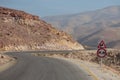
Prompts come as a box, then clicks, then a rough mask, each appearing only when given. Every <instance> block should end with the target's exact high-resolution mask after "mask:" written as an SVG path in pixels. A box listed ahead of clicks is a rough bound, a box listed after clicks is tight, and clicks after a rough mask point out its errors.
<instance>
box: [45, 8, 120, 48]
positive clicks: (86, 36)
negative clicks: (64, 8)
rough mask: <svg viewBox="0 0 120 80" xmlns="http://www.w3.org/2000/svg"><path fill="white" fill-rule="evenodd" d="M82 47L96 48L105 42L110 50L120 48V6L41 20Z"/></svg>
mask: <svg viewBox="0 0 120 80" xmlns="http://www.w3.org/2000/svg"><path fill="white" fill-rule="evenodd" d="M43 19H44V20H46V21H47V22H49V23H51V24H53V25H54V26H57V28H60V29H62V30H64V31H66V32H68V33H69V34H72V36H73V37H74V38H76V40H78V41H79V42H81V43H82V44H84V45H87V46H92V47H96V46H97V43H98V41H100V40H101V39H103V40H105V42H106V43H107V46H108V47H110V48H120V33H119V31H120V6H111V7H107V8H104V9H99V10H96V11H89V12H84V13H78V14H72V15H63V16H51V17H45V18H43Z"/></svg>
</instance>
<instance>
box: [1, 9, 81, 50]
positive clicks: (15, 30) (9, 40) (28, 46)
mask: <svg viewBox="0 0 120 80" xmlns="http://www.w3.org/2000/svg"><path fill="white" fill-rule="evenodd" d="M71 49H75V50H78V49H83V47H82V45H80V44H78V43H77V42H76V41H74V40H73V39H72V38H71V36H69V35H67V34H66V33H65V32H63V31H59V30H57V29H55V28H53V27H52V26H51V25H50V24H48V23H46V22H45V21H43V20H41V19H39V17H38V16H34V15H31V14H28V13H26V12H24V11H19V10H14V9H9V8H3V7H0V50H71Z"/></svg>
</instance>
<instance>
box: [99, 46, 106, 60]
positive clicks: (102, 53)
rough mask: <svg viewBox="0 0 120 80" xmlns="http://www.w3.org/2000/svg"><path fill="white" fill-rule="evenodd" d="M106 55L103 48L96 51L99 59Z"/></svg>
mask: <svg viewBox="0 0 120 80" xmlns="http://www.w3.org/2000/svg"><path fill="white" fill-rule="evenodd" d="M106 55H107V52H106V50H105V49H104V48H101V49H98V50H97V56H98V57H100V58H104V57H105V56H106Z"/></svg>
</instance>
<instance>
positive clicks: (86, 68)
mask: <svg viewBox="0 0 120 80" xmlns="http://www.w3.org/2000/svg"><path fill="white" fill-rule="evenodd" d="M80 65H81V66H82V67H83V68H84V69H85V70H86V71H87V72H88V73H89V74H91V76H92V77H93V78H94V80H99V79H98V77H97V76H96V75H95V74H94V73H93V72H92V71H91V70H90V69H89V68H88V67H87V66H86V65H84V64H82V63H80Z"/></svg>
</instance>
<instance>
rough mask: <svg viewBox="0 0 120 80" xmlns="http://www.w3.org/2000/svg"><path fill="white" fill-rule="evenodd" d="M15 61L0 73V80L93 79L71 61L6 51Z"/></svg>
mask: <svg viewBox="0 0 120 80" xmlns="http://www.w3.org/2000/svg"><path fill="white" fill-rule="evenodd" d="M7 54H8V55H11V56H14V57H17V63H16V64H15V65H14V66H12V67H10V68H9V69H7V70H6V71H4V72H1V73H0V80H93V79H92V77H91V76H90V75H89V74H88V73H85V71H83V70H82V69H80V68H79V67H78V66H75V65H74V64H73V63H70V62H67V61H64V60H61V59H54V58H47V57H36V56H33V55H31V54H24V53H7Z"/></svg>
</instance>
